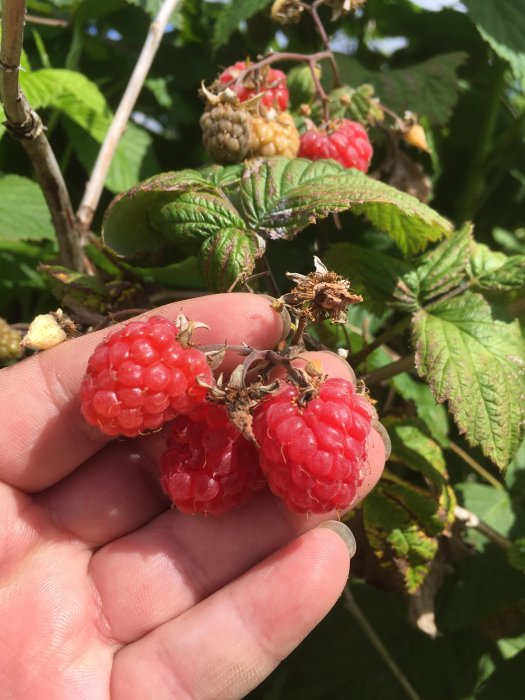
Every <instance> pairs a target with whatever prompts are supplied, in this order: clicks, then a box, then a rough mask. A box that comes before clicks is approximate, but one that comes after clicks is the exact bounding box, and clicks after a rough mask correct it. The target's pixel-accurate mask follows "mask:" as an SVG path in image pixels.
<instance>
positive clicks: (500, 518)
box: [455, 482, 516, 537]
mask: <svg viewBox="0 0 525 700" xmlns="http://www.w3.org/2000/svg"><path fill="white" fill-rule="evenodd" d="M455 488H456V491H457V493H458V494H459V497H460V500H461V503H462V505H463V506H464V507H465V508H466V509H467V510H470V511H471V512H472V513H475V514H476V515H477V516H478V518H480V519H481V520H483V522H484V523H486V524H487V525H489V526H490V527H491V528H492V529H493V530H496V532H499V533H500V535H503V536H504V537H507V536H508V535H509V533H510V531H511V529H512V528H513V527H514V524H515V522H516V514H515V513H514V509H513V505H512V501H511V499H510V496H509V494H508V493H507V491H504V490H503V489H495V488H494V487H493V486H488V485H487V484H477V483H475V482H465V483H461V484H456V486H455Z"/></svg>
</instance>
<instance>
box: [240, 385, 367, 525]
mask: <svg viewBox="0 0 525 700" xmlns="http://www.w3.org/2000/svg"><path fill="white" fill-rule="evenodd" d="M299 396H300V395H299V390H298V389H297V387H295V386H291V385H284V386H282V387H281V388H280V389H279V390H278V392H277V393H276V394H272V395H271V396H269V397H268V398H266V399H264V400H263V402H262V403H261V404H260V405H259V407H258V408H257V409H256V411H255V414H254V423H253V430H254V433H255V437H256V438H257V441H258V443H259V445H260V446H261V454H260V463H261V469H262V471H263V474H264V475H265V476H266V478H267V479H268V485H269V487H270V489H271V491H272V492H273V493H274V494H275V495H276V496H280V497H281V498H282V499H283V500H284V502H285V504H286V505H287V506H288V508H289V509H290V510H292V511H294V512H296V513H328V512H330V511H332V510H339V511H344V510H346V509H348V508H349V506H350V505H351V504H352V502H353V501H354V499H355V497H356V490H357V487H358V486H359V485H360V484H361V483H362V480H363V476H364V467H365V460H366V458H367V454H366V441H367V438H368V436H369V434H370V431H371V423H372V417H371V414H372V411H371V407H370V404H369V403H368V401H367V400H366V398H365V397H364V396H361V395H359V394H356V391H355V387H354V385H353V384H351V383H350V382H349V381H347V380H345V379H328V380H326V381H325V382H323V383H322V384H321V386H320V387H319V389H318V391H317V395H316V396H315V398H313V399H311V400H310V401H309V402H308V403H307V404H306V405H304V406H302V405H301V402H300V400H299Z"/></svg>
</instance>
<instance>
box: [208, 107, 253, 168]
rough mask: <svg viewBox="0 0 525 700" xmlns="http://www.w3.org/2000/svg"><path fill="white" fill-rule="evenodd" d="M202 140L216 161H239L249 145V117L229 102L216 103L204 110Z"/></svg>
mask: <svg viewBox="0 0 525 700" xmlns="http://www.w3.org/2000/svg"><path fill="white" fill-rule="evenodd" d="M200 125H201V129H202V142H203V143H204V146H205V147H206V150H207V151H208V153H209V154H210V156H211V157H212V158H213V160H214V161H215V162H216V163H240V162H241V161H242V160H243V159H244V158H245V157H246V155H247V154H248V149H249V147H250V134H251V117H250V115H249V114H248V112H247V111H246V110H243V109H238V108H235V107H234V106H233V105H231V104H217V105H215V107H213V108H212V109H210V110H208V111H206V112H204V114H203V115H202V117H201V120H200Z"/></svg>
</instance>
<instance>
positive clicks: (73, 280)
mask: <svg viewBox="0 0 525 700" xmlns="http://www.w3.org/2000/svg"><path fill="white" fill-rule="evenodd" d="M40 269H41V270H42V272H44V273H45V274H46V275H47V276H48V277H49V278H50V280H51V291H52V292H53V294H54V295H55V296H56V297H57V298H58V299H59V300H60V301H61V303H65V304H67V303H68V302H69V301H75V302H77V303H79V304H82V306H84V307H86V308H88V309H92V310H94V311H97V312H99V313H105V312H106V311H107V306H108V302H109V301H110V294H109V291H108V288H107V286H106V285H105V284H104V283H103V282H101V281H100V280H99V279H98V277H93V276H90V275H84V274H82V273H80V272H75V271H74V270H69V269H68V268H67V267H63V266H62V265H41V266H40Z"/></svg>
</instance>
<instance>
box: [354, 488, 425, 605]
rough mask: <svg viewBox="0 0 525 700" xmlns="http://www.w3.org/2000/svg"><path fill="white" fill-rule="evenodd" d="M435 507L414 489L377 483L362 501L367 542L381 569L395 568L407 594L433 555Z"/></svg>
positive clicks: (416, 586) (421, 581)
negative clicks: (378, 560)
mask: <svg viewBox="0 0 525 700" xmlns="http://www.w3.org/2000/svg"><path fill="white" fill-rule="evenodd" d="M435 511H436V504H435V503H434V502H433V501H432V500H431V499H429V498H427V497H426V496H423V495H421V494H419V493H418V492H417V491H416V490H414V489H412V488H408V487H406V486H401V485H400V484H393V483H385V482H384V481H383V482H380V483H379V484H378V485H377V486H376V488H375V489H374V490H373V491H372V493H370V494H369V496H368V497H367V498H366V499H365V501H364V502H363V524H364V527H365V532H366V535H367V538H368V541H369V543H370V545H371V546H372V548H373V549H374V551H375V553H376V556H377V557H378V558H379V559H380V561H381V563H382V566H383V567H388V568H395V569H396V570H397V571H398V574H399V575H400V576H401V578H402V580H403V582H404V585H405V588H406V590H407V591H408V592H409V593H414V592H415V591H417V589H418V588H419V586H420V585H421V584H422V583H423V581H424V579H425V577H426V575H427V574H428V572H429V570H430V564H431V562H432V560H433V559H434V557H435V555H436V552H437V540H436V538H435V537H433V535H432V534H428V531H427V528H428V530H430V532H433V531H435V525H434V523H433V517H434V514H435Z"/></svg>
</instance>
